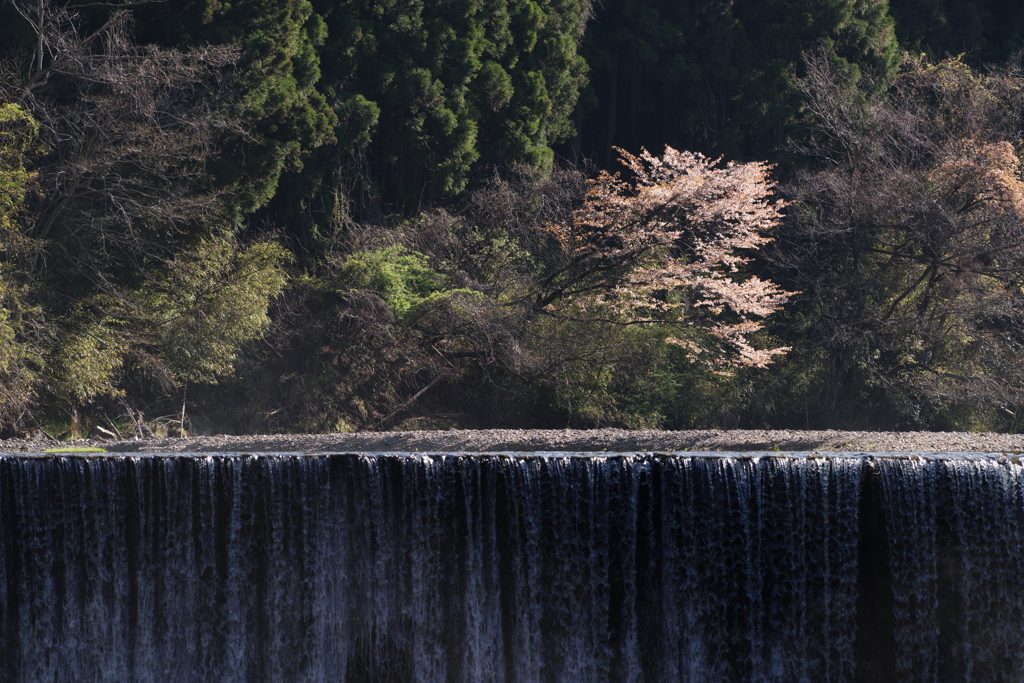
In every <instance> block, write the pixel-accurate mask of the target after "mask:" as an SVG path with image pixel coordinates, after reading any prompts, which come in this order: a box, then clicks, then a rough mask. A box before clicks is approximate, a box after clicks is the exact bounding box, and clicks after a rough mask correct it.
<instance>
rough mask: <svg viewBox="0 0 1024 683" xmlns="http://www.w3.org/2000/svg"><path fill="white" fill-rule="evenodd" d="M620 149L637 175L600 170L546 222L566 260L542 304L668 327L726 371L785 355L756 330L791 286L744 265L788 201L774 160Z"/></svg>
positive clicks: (547, 282)
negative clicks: (562, 215)
mask: <svg viewBox="0 0 1024 683" xmlns="http://www.w3.org/2000/svg"><path fill="white" fill-rule="evenodd" d="M618 152H619V153H620V155H621V160H622V163H623V164H624V165H625V166H626V167H627V168H628V169H629V171H630V172H631V178H630V179H624V178H623V177H622V176H621V175H619V174H615V175H612V174H609V173H606V172H602V173H601V174H600V175H599V176H598V177H597V178H596V179H594V180H593V181H591V184H590V187H589V188H588V190H587V193H586V196H585V199H584V202H583V206H582V207H581V208H579V209H578V210H577V211H575V212H574V213H573V214H572V216H571V217H570V219H569V220H566V221H564V222H560V223H556V224H553V225H549V226H547V228H546V230H547V231H548V232H549V233H550V235H551V236H552V237H553V238H554V241H555V243H556V244H557V252H558V255H557V258H556V259H555V265H554V267H553V268H552V270H551V271H550V273H549V274H548V275H547V277H546V278H544V279H543V280H542V282H541V285H542V286H541V288H540V293H539V294H538V296H537V299H536V302H535V303H536V306H537V308H538V309H539V310H541V311H547V312H549V313H553V314H562V315H571V314H576V315H579V314H583V315H594V314H596V315H599V316H601V315H604V316H607V317H608V318H609V320H610V321H614V322H617V323H620V324H626V325H635V324H655V323H660V324H664V325H667V326H669V327H670V328H671V329H672V330H673V332H672V334H671V335H670V336H668V337H667V338H666V339H665V341H666V342H668V343H671V344H677V345H679V346H681V347H682V348H684V349H686V351H687V355H688V356H689V357H690V358H691V359H692V360H696V361H701V362H707V363H711V364H713V365H717V366H723V367H727V366H733V367H740V366H753V367H764V366H766V365H768V364H769V363H770V362H771V361H772V359H773V357H775V356H777V355H779V354H782V353H785V352H786V351H787V350H788V349H787V348H785V347H778V348H767V349H763V348H756V347H755V346H754V344H753V342H752V337H753V335H754V334H755V333H756V332H758V330H760V329H761V325H762V321H763V319H764V318H765V317H767V316H768V315H771V314H772V313H773V312H775V311H777V310H778V309H779V308H780V307H781V306H782V304H783V303H785V301H786V300H787V299H788V298H789V296H790V292H786V291H784V290H782V289H780V288H779V287H778V286H776V285H775V284H773V283H772V282H769V281H767V280H763V279H761V278H759V277H757V276H756V275H752V274H750V273H749V272H747V268H746V266H747V264H748V263H749V262H750V257H751V254H752V252H754V251H756V250H758V249H760V248H761V247H762V246H763V245H764V244H766V243H767V242H769V241H771V239H772V238H771V237H770V236H769V235H768V233H769V232H770V231H771V229H772V228H773V227H774V226H775V225H777V224H778V222H779V220H780V218H781V210H782V208H783V207H784V203H783V202H782V201H780V200H778V199H776V198H775V197H774V196H773V191H772V183H771V180H770V177H769V174H770V172H771V166H770V165H769V164H766V163H763V162H752V163H745V164H738V163H726V164H722V163H721V161H720V160H719V159H709V158H707V157H705V156H703V155H701V154H696V153H692V152H683V151H678V150H675V149H672V148H671V147H666V148H665V153H664V154H663V155H662V156H661V157H656V156H653V155H652V154H650V153H649V152H647V151H644V152H642V153H641V154H640V155H639V156H634V155H632V154H630V153H628V152H626V151H624V150H621V149H619V150H618Z"/></svg>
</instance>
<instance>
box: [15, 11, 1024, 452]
mask: <svg viewBox="0 0 1024 683" xmlns="http://www.w3.org/2000/svg"><path fill="white" fill-rule="evenodd" d="M0 41H2V43H3V52H2V53H0V54H2V60H0V432H2V433H3V434H25V433H32V432H40V431H43V432H45V433H48V434H51V435H55V436H61V435H64V436H67V435H75V434H79V433H86V432H88V431H89V430H90V429H92V428H94V427H95V426H97V425H98V426H100V427H102V428H103V429H106V430H110V431H113V432H118V433H121V434H124V435H130V434H131V433H135V434H139V435H144V434H148V433H150V432H152V431H157V432H164V431H165V432H168V433H171V434H175V433H181V432H182V431H183V430H184V431H187V432H208V433H214V432H226V433H258V432H262V433H275V432H295V431H313V432H316V431H347V430H355V429H392V428H423V427H429V428H444V427H456V426H457V427H498V426H509V427H514V426H519V427H522V426H529V427H566V426H571V427H579V428H583V427H590V426H620V427H627V428H640V427H659V428H701V427H723V428H733V427H751V428H753V427H757V428H818V429H820V428H835V429H942V430H959V431H966V430H983V429H991V430H1001V431H1019V430H1020V429H1021V428H1022V423H1021V421H1020V420H1018V418H1017V415H1018V413H1019V410H1020V409H1021V408H1024V393H1022V392H1024V327H1022V323H1024V176H1022V172H1024V169H1022V167H1021V161H1020V155H1021V153H1022V151H1024V137H1022V126H1021V124H1022V115H1024V72H1022V70H1021V61H1020V60H1021V53H1020V50H1021V47H1022V45H1024V42H1022V41H1024V6H1019V5H1017V4H1015V3H1008V2H1004V1H997V0H974V1H971V0H929V1H928V2H921V1H917V2H910V1H909V0H891V2H886V0H730V1H726V0H683V1H680V0H672V1H669V0H604V2H601V3H593V4H592V3H591V2H590V0H450V1H448V0H446V1H441V0H438V1H436V2H419V1H416V2H414V1H412V0H374V1H369V0H232V1H231V2H224V1H221V0H179V1H176V2H159V1H156V2H131V1H130V0H111V2H94V1H88V2H86V1H84V0H82V1H79V0H69V1H68V0H62V1H60V2H57V1H53V0H6V1H5V2H4V3H3V4H2V5H0Z"/></svg>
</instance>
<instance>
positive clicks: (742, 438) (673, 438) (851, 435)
mask: <svg viewBox="0 0 1024 683" xmlns="http://www.w3.org/2000/svg"><path fill="white" fill-rule="evenodd" d="M83 445H91V446H100V447H102V448H105V449H106V450H108V451H114V452H147V453H188V452H191V453H215V452H250V453H267V452H278V453H282V452H300V453H314V452H348V453H359V452H382V451H383V452H415V451H419V452H421V453H422V452H446V453H452V452H456V453H457V452H461V453H480V452H488V451H520V452H522V451H598V452H601V451H608V452H631V451H772V450H780V451H848V452H872V451H982V452H993V453H998V452H1024V435H1022V434H994V433H989V432H986V433H968V432H843V431H832V430H828V431H797V430H794V431H784V430H775V431H762V430H729V431H722V430H693V431H659V430H652V429H638V430H624V429H590V430H540V429H525V430H523V429H481V430H449V431H419V432H359V433H354V434H278V435H271V436H225V435H218V436H195V437H187V438H166V439H142V440H130V441H106V442H96V441H76V442H69V443H62V444H55V443H53V442H50V441H28V440H13V439H12V440H7V441H0V451H3V452H29V451H36V452H38V451H42V450H45V449H47V448H54V447H55V446H83Z"/></svg>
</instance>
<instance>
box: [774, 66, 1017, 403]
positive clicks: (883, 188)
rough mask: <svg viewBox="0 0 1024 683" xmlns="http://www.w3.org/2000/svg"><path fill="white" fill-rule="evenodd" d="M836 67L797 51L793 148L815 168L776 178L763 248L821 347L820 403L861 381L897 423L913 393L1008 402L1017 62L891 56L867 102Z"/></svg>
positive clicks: (1012, 369)
mask: <svg viewBox="0 0 1024 683" xmlns="http://www.w3.org/2000/svg"><path fill="white" fill-rule="evenodd" d="M841 76H842V75H841V74H837V73H835V71H834V67H833V65H832V64H831V62H830V61H829V59H828V57H827V55H826V54H825V53H824V52H818V53H814V54H811V55H809V56H808V57H807V59H806V76H805V77H804V78H803V80H802V81H801V82H800V83H801V87H802V89H803V92H804V94H805V96H806V107H807V110H806V114H807V116H806V120H807V121H808V129H807V135H806V137H805V138H804V139H803V142H802V144H801V146H800V151H801V152H803V153H804V154H806V155H807V156H808V157H809V158H811V159H812V160H813V162H814V167H813V168H812V169H811V170H809V171H806V172H804V173H802V174H800V175H799V176H798V177H797V178H795V179H794V180H793V181H792V182H790V183H788V184H787V185H786V186H785V188H784V192H785V193H786V195H788V198H789V199H790V201H791V206H790V212H789V218H788V220H787V222H786V228H785V230H784V231H783V232H782V233H780V239H779V240H778V241H777V242H776V244H775V245H773V248H772V250H771V255H772V260H773V261H774V263H775V265H776V266H777V267H780V268H782V269H784V271H785V272H787V274H788V277H790V278H792V280H791V281H792V282H793V283H794V286H795V288H797V289H800V290H802V291H803V292H804V293H803V295H802V296H801V297H800V299H799V300H798V302H797V304H798V305H799V306H800V310H802V311H803V318H802V319H803V320H804V321H805V325H804V327H803V328H802V329H801V330H800V331H799V333H801V334H803V335H805V337H806V339H809V340H811V341H810V345H811V346H817V347H818V348H817V351H816V352H824V353H825V354H826V358H825V366H826V368H827V372H826V375H827V380H826V384H827V387H828V389H827V392H826V393H827V395H828V400H827V401H825V403H827V404H830V405H832V406H835V405H836V404H835V401H836V400H837V399H839V398H840V394H841V393H843V392H849V393H851V394H853V393H855V385H857V384H858V383H860V386H861V388H864V387H865V386H866V387H868V388H870V387H874V388H875V389H876V390H878V391H880V392H882V393H883V394H887V395H888V396H889V398H891V399H892V400H893V401H895V402H897V403H901V405H902V407H903V409H904V410H905V414H906V415H907V416H909V417H908V418H907V419H908V420H910V421H911V422H912V421H913V420H915V419H917V415H918V413H919V411H920V410H921V409H922V407H924V406H929V407H930V408H931V409H932V410H933V411H940V410H942V409H943V408H942V407H943V406H950V405H952V404H971V405H974V406H975V407H982V408H984V409H988V410H1001V411H1009V412H1013V411H1012V406H1015V405H1017V404H1018V403H1019V402H1020V401H1021V396H1022V394H1021V391H1022V389H1024V366H1022V365H1021V363H1020V358H1021V353H1022V351H1024V347H1022V343H1024V334H1022V333H1024V328H1022V327H1021V325H1022V323H1024V294H1022V290H1021V286H1022V285H1024V184H1022V182H1021V171H1022V168H1021V162H1020V159H1019V158H1018V156H1017V150H1018V149H1019V145H1020V142H1021V138H1020V130H1021V118H1020V115H1021V111H1022V104H1024V101H1022V93H1024V75H1022V74H1021V73H1020V71H1019V70H1018V69H1017V68H1016V67H1015V66H1014V65H1010V66H1009V67H1007V68H1004V69H1002V70H999V71H993V72H992V73H989V74H984V75H983V74H979V73H976V72H974V71H973V70H971V69H970V68H968V67H967V66H966V65H964V64H963V63H961V62H960V61H958V60H956V59H950V60H946V61H943V62H940V63H938V64H932V63H929V62H928V61H927V60H925V59H924V58H921V57H912V56H909V55H906V56H905V57H904V61H903V65H902V68H901V71H900V74H899V76H898V78H897V80H896V83H895V85H894V87H893V89H892V90H891V92H889V93H886V94H884V95H882V96H878V97H875V98H868V99H866V100H865V99H864V98H863V97H862V96H861V95H860V94H859V93H858V92H856V90H855V89H854V88H853V87H851V86H848V85H844V84H845V83H847V80H846V79H844V78H843V77H841ZM805 348H806V347H805ZM926 358H927V359H928V360H927V361H926V360H924V359H926Z"/></svg>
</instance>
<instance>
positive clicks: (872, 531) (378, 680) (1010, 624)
mask: <svg viewBox="0 0 1024 683" xmlns="http://www.w3.org/2000/svg"><path fill="white" fill-rule="evenodd" d="M1021 484H1022V477H1021V465H1020V463H1019V461H1017V460H1015V459H1013V458H1009V457H995V456H992V457H980V456H975V457H970V456H959V457H954V456H949V457H927V458H926V457H909V456H886V455H875V456H870V457H869V456H857V457H848V456H842V457H840V456H838V454H836V457H832V456H829V457H820V456H809V455H789V454H786V455H782V454H764V453H762V454H714V455H712V454H699V455H693V454H624V455H609V456H597V455H587V456H585V457H581V456H578V455H569V454H543V455H542V454H527V455H523V454H516V455H503V454H486V455H441V454H432V455H411V454H405V455H373V454H370V455H353V454H349V455H345V454H338V455H261V456H252V455H159V456H156V455H153V456H149V455H132V456H120V455H103V456H58V455H54V456H23V455H8V456H0V681H2V682H7V681H11V682H15V681H17V682H19V683H21V682H29V681H31V682H35V681H48V682H49V681H57V682H63V681H69V682H70V681H117V682H124V681H140V682H145V683H149V682H157V681H182V682H190V681H196V682H199V681H203V682H206V681H218V682H222V681H223V682H233V681H239V682H241V681H332V682H333V681H337V682H341V683H392V682H394V683H412V682H417V683H464V682H466V683H476V682H481V683H484V682H490V681H494V682H508V683H563V682H564V683H576V682H580V683H603V682H607V683H613V682H614V683H619V682H623V683H626V682H628V683H634V682H636V683H640V682H647V683H651V682H657V683H661V682H675V681H693V682H701V683H703V682H712V681H714V682H733V681H757V682H762V681H765V682H767V681H779V682H783V681H785V682H786V683H790V682H793V681H808V682H812V681H813V682H815V683H817V682H831V681H835V682H838V681H889V680H891V681H900V682H903V681H947V680H948V681H965V680H983V681H996V680H1006V681H1011V680H1022V679H1024V648H1021V647H1020V646H1019V642H1020V633H1021V630H1022V627H1024V591H1022V590H1020V589H1021V588H1022V581H1021V577H1022V576H1024V556H1022V550H1021V543H1022V540H1024V525H1022V522H1024V504H1022V485H1021Z"/></svg>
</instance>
